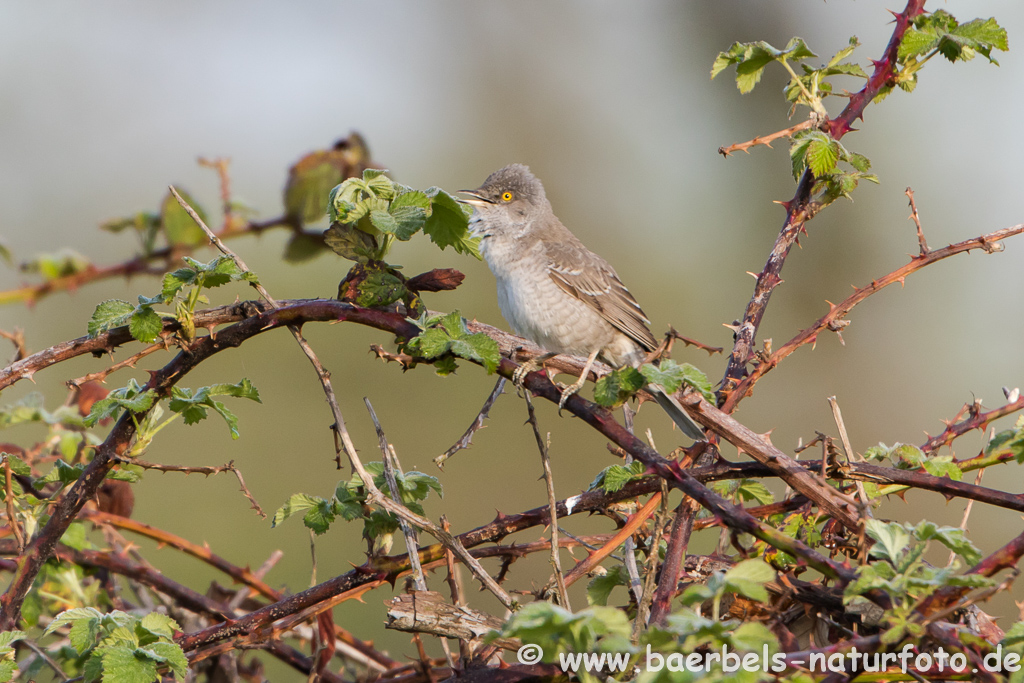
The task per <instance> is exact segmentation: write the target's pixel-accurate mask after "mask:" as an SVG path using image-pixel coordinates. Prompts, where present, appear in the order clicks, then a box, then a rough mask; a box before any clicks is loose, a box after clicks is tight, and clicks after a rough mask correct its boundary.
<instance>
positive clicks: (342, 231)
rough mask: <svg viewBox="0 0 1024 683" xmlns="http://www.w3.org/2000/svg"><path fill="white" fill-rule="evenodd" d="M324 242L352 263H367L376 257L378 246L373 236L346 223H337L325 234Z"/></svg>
mask: <svg viewBox="0 0 1024 683" xmlns="http://www.w3.org/2000/svg"><path fill="white" fill-rule="evenodd" d="M324 242H325V243H326V244H327V246H328V247H330V248H331V249H332V250H334V252H335V253H337V254H340V255H341V256H344V257H345V258H347V259H348V260H350V261H356V262H357V263H366V262H368V261H370V260H371V259H373V258H374V257H375V255H376V252H377V249H378V244H377V239H376V238H375V237H374V236H373V235H369V234H367V233H365V232H363V231H362V230H358V229H356V228H355V227H354V226H352V225H348V224H345V223H335V224H334V225H332V226H331V227H330V228H328V229H327V230H326V231H325V232H324Z"/></svg>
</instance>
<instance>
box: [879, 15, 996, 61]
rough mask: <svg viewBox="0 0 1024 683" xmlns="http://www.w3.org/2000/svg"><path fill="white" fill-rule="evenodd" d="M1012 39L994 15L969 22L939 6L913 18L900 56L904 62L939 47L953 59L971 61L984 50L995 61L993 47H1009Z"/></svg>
mask: <svg viewBox="0 0 1024 683" xmlns="http://www.w3.org/2000/svg"><path fill="white" fill-rule="evenodd" d="M1008 49H1009V40H1008V38H1007V34H1006V30H1005V29H1004V28H1002V27H1001V26H1000V25H999V24H998V23H997V22H996V20H995V19H993V18H989V19H974V20H973V21H969V22H967V23H966V24H958V22H957V20H956V19H955V18H954V17H953V15H951V14H950V13H949V12H947V11H946V10H941V9H940V10H936V11H935V12H932V13H931V14H925V15H922V16H920V17H917V18H916V19H915V20H914V27H913V28H911V29H909V30H908V31H907V32H906V33H905V34H904V36H903V40H902V41H901V42H900V47H899V51H898V57H899V60H900V61H901V62H908V61H911V60H915V59H917V58H918V57H923V56H927V55H928V54H929V53H931V52H932V51H933V50H934V51H938V52H939V53H941V54H942V56H944V57H945V58H946V59H948V60H949V61H951V62H955V61H958V60H962V61H968V60H971V59H973V58H974V56H975V55H976V54H982V55H984V56H985V58H986V59H988V60H989V61H990V62H992V63H993V64H998V62H997V61H996V60H995V59H993V58H992V54H991V53H992V50H1002V51H1006V50H1008Z"/></svg>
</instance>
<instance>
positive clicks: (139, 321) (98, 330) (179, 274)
mask: <svg viewBox="0 0 1024 683" xmlns="http://www.w3.org/2000/svg"><path fill="white" fill-rule="evenodd" d="M184 260H185V264H186V265H185V267H184V268H179V269H178V270H175V271H173V272H171V273H167V274H166V275H165V276H164V281H163V288H162V289H161V292H160V293H159V294H157V295H156V296H152V297H147V296H141V295H140V296H139V303H138V305H134V304H131V303H129V302H127V301H121V300H119V299H110V300H108V301H103V302H101V303H100V304H99V305H98V306H96V310H95V311H94V312H93V314H92V319H91V320H90V321H89V326H88V330H89V336H90V337H96V336H98V335H100V334H102V333H103V332H106V331H107V330H110V329H113V328H115V327H120V326H122V325H125V324H127V325H128V331H129V332H130V333H131V335H132V337H134V338H135V339H137V340H138V341H140V342H143V343H146V344H152V343H153V342H155V341H156V340H157V339H159V338H160V333H161V332H162V331H163V325H164V323H163V318H164V317H167V318H171V317H173V318H176V319H177V320H178V322H179V323H180V324H181V336H182V337H183V338H184V339H186V340H191V339H192V338H194V337H195V329H196V328H195V323H194V322H193V316H194V314H195V309H196V305H197V304H198V303H200V302H203V303H208V300H207V299H206V297H205V296H203V295H202V290H203V289H210V288H213V287H220V286H221V285H225V284H227V283H228V282H232V281H236V280H245V281H247V282H257V281H258V279H257V278H256V276H255V275H254V274H253V273H250V272H245V273H243V272H242V270H241V269H240V268H239V267H238V264H237V263H235V261H234V259H233V258H231V257H230V256H219V257H217V258H215V259H213V260H212V261H210V262H209V263H200V262H199V261H196V260H195V259H193V258H190V257H188V256H186V257H184ZM186 287H188V288H189V289H188V291H187V292H186V293H185V294H184V296H182V298H181V300H180V301H178V302H177V305H176V306H175V314H174V315H173V316H171V315H169V314H160V313H157V312H156V310H155V309H154V308H153V306H154V305H155V304H165V305H167V304H171V303H172V302H174V301H175V299H176V298H177V297H179V296H181V295H182V290H184V289H185V288H186Z"/></svg>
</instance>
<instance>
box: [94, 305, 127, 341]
mask: <svg viewBox="0 0 1024 683" xmlns="http://www.w3.org/2000/svg"><path fill="white" fill-rule="evenodd" d="M134 312H135V306H133V305H131V304H130V303H128V302H127V301H121V300H120V299H108V300H107V301H103V302H100V304H99V305H97V306H96V310H95V311H93V314H92V319H91V320H89V336H90V337H93V338H96V337H97V336H99V335H100V334H102V333H103V332H106V331H107V330H109V329H111V328H113V327H120V326H122V325H124V324H125V323H127V322H128V319H129V318H130V317H131V315H132V313H134Z"/></svg>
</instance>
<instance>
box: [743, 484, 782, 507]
mask: <svg viewBox="0 0 1024 683" xmlns="http://www.w3.org/2000/svg"><path fill="white" fill-rule="evenodd" d="M737 484H738V485H737V487H736V493H737V494H738V495H739V496H740V497H742V498H743V500H746V501H755V502H757V503H759V504H761V505H768V504H770V503H773V502H774V501H775V496H774V495H773V494H772V492H771V491H769V490H768V487H767V486H765V485H764V484H763V483H761V482H760V481H759V480H757V479H740V480H739V482H737Z"/></svg>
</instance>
